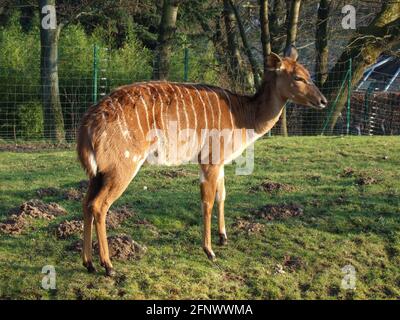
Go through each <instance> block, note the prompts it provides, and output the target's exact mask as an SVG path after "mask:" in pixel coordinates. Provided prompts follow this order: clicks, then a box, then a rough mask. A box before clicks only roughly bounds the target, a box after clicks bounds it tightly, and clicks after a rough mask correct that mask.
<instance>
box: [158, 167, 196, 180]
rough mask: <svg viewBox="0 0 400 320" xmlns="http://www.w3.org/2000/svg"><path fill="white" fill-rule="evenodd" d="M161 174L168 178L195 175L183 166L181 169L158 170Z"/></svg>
mask: <svg viewBox="0 0 400 320" xmlns="http://www.w3.org/2000/svg"><path fill="white" fill-rule="evenodd" d="M158 173H159V174H160V175H162V176H164V177H167V178H178V177H187V176H193V175H194V174H193V173H192V172H189V171H187V170H185V169H183V168H180V169H163V170H160V171H159V172H158Z"/></svg>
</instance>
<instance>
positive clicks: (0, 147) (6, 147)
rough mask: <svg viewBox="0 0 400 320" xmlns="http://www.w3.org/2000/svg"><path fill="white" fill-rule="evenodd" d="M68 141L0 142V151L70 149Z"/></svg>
mask: <svg viewBox="0 0 400 320" xmlns="http://www.w3.org/2000/svg"><path fill="white" fill-rule="evenodd" d="M70 148H71V145H69V144H68V143H60V144H49V143H32V144H29V143H26V144H25V143H24V144H0V151H11V152H37V151H40V150H52V149H70Z"/></svg>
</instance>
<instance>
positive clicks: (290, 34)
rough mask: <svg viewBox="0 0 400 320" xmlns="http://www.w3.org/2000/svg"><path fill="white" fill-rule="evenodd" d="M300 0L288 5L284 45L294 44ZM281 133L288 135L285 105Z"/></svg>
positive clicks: (293, 0)
mask: <svg viewBox="0 0 400 320" xmlns="http://www.w3.org/2000/svg"><path fill="white" fill-rule="evenodd" d="M300 5H301V0H292V2H291V6H290V16H289V19H288V24H287V36H286V47H287V46H289V45H294V44H295V42H296V36H297V24H298V21H299V14H300ZM280 120H281V121H280V122H281V135H282V136H284V137H287V136H288V130H287V117H286V106H285V107H284V108H283V110H282V115H281V119H280Z"/></svg>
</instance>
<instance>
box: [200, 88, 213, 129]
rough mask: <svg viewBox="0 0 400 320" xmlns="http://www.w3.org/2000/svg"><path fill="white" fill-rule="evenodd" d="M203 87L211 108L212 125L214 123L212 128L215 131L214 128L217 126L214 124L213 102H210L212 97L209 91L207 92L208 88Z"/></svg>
mask: <svg viewBox="0 0 400 320" xmlns="http://www.w3.org/2000/svg"><path fill="white" fill-rule="evenodd" d="M202 87H203V88H204V89H205V92H206V96H207V100H208V105H209V106H210V113H211V123H212V124H211V126H210V128H211V129H214V126H215V123H214V110H213V106H212V103H211V100H210V96H209V95H208V91H207V89H208V87H207V86H202Z"/></svg>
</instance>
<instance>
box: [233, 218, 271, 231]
mask: <svg viewBox="0 0 400 320" xmlns="http://www.w3.org/2000/svg"><path fill="white" fill-rule="evenodd" d="M233 227H234V228H236V229H238V230H241V231H245V232H247V233H248V234H254V233H260V232H262V231H263V230H264V225H263V224H261V223H258V222H252V221H249V220H245V219H237V220H236V222H235V223H234V224H233Z"/></svg>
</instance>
